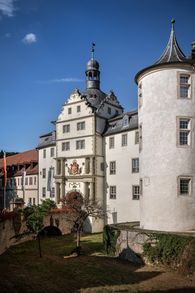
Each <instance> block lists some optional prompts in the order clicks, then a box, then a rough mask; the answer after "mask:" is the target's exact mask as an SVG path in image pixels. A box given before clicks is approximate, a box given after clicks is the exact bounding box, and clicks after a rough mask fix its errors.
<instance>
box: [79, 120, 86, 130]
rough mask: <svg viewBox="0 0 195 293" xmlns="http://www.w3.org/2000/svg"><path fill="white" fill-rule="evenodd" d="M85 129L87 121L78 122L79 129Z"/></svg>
mask: <svg viewBox="0 0 195 293" xmlns="http://www.w3.org/2000/svg"><path fill="white" fill-rule="evenodd" d="M84 129H85V121H82V122H78V123H77V130H84Z"/></svg>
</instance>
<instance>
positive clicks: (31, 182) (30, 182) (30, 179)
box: [29, 177, 33, 185]
mask: <svg viewBox="0 0 195 293" xmlns="http://www.w3.org/2000/svg"><path fill="white" fill-rule="evenodd" d="M32 184H33V178H32V177H30V178H29V185H32Z"/></svg>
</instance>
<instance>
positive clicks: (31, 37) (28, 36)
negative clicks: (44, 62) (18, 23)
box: [0, 0, 37, 44]
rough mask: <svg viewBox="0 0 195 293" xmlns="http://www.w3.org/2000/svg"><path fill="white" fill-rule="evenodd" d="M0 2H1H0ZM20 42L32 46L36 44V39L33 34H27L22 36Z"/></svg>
mask: <svg viewBox="0 0 195 293" xmlns="http://www.w3.org/2000/svg"><path fill="white" fill-rule="evenodd" d="M0 1H1V0H0ZM22 41H23V42H24V43H25V44H33V43H36V42H37V37H36V35H35V34H33V33H29V34H26V35H25V36H24V38H23V39H22Z"/></svg>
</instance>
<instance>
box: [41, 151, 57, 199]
mask: <svg viewBox="0 0 195 293" xmlns="http://www.w3.org/2000/svg"><path fill="white" fill-rule="evenodd" d="M51 148H54V157H51V156H50V149H51ZM44 150H46V158H43V151H44ZM38 157H39V203H41V202H42V200H45V199H46V198H51V199H52V200H55V197H50V191H49V190H47V184H48V171H49V170H50V168H51V167H53V168H54V175H55V174H56V160H55V159H54V158H55V157H56V147H55V146H48V147H45V148H43V149H39V150H38ZM43 169H46V178H43V177H42V170H43ZM52 182H53V184H52V186H53V187H54V188H55V179H54V178H53V180H52ZM43 187H45V188H46V197H42V188H43Z"/></svg>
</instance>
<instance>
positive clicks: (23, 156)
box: [0, 149, 38, 168]
mask: <svg viewBox="0 0 195 293" xmlns="http://www.w3.org/2000/svg"><path fill="white" fill-rule="evenodd" d="M6 162H7V166H12V165H18V164H24V163H30V162H38V153H37V150H36V149H33V150H30V151H26V152H23V153H20V154H17V155H13V156H9V157H7V158H6ZM0 168H3V159H0Z"/></svg>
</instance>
